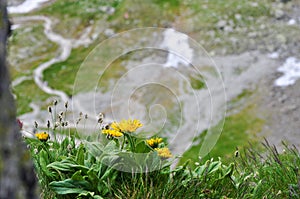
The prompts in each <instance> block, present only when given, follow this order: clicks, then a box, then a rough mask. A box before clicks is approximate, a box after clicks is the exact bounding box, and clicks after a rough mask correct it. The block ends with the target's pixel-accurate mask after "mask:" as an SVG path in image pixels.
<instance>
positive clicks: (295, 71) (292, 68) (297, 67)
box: [275, 57, 300, 87]
mask: <svg viewBox="0 0 300 199" xmlns="http://www.w3.org/2000/svg"><path fill="white" fill-rule="evenodd" d="M277 71H279V72H282V73H283V76H281V77H279V78H278V79H276V80H275V85H276V86H282V87H285V86H289V85H293V84H294V83H295V82H296V81H297V80H298V79H299V78H300V60H298V59H296V58H295V57H289V58H287V59H286V61H285V62H284V64H283V65H282V66H280V67H279V68H278V69H277Z"/></svg>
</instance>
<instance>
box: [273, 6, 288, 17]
mask: <svg viewBox="0 0 300 199" xmlns="http://www.w3.org/2000/svg"><path fill="white" fill-rule="evenodd" d="M273 15H274V17H275V18H276V19H282V18H283V17H284V16H285V13H284V11H282V10H281V9H278V8H276V9H275V10H274V11H273Z"/></svg>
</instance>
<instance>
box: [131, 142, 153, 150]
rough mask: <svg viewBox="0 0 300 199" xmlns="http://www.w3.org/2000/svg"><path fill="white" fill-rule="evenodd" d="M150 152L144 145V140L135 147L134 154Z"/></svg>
mask: <svg viewBox="0 0 300 199" xmlns="http://www.w3.org/2000/svg"><path fill="white" fill-rule="evenodd" d="M151 150H152V149H151V148H150V147H149V146H148V145H147V144H146V142H145V141H144V140H141V141H139V142H138V143H137V145H136V147H135V152H136V153H148V152H150V151H151Z"/></svg>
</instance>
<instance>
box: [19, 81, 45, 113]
mask: <svg viewBox="0 0 300 199" xmlns="http://www.w3.org/2000/svg"><path fill="white" fill-rule="evenodd" d="M13 91H14V93H16V97H17V115H21V114H24V113H27V112H30V111H31V108H30V103H31V102H36V103H41V102H43V101H45V100H46V99H48V98H49V97H50V95H48V94H46V93H44V92H43V91H42V90H40V88H38V87H37V86H36V84H35V82H34V81H33V80H25V81H24V82H22V84H19V85H17V86H16V87H14V89H13Z"/></svg>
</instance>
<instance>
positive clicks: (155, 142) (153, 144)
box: [146, 137, 163, 148]
mask: <svg viewBox="0 0 300 199" xmlns="http://www.w3.org/2000/svg"><path fill="white" fill-rule="evenodd" d="M162 141H163V139H162V138H159V137H156V138H151V139H149V140H146V142H147V144H148V145H149V146H151V147H152V148H157V147H158V144H159V143H162Z"/></svg>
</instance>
